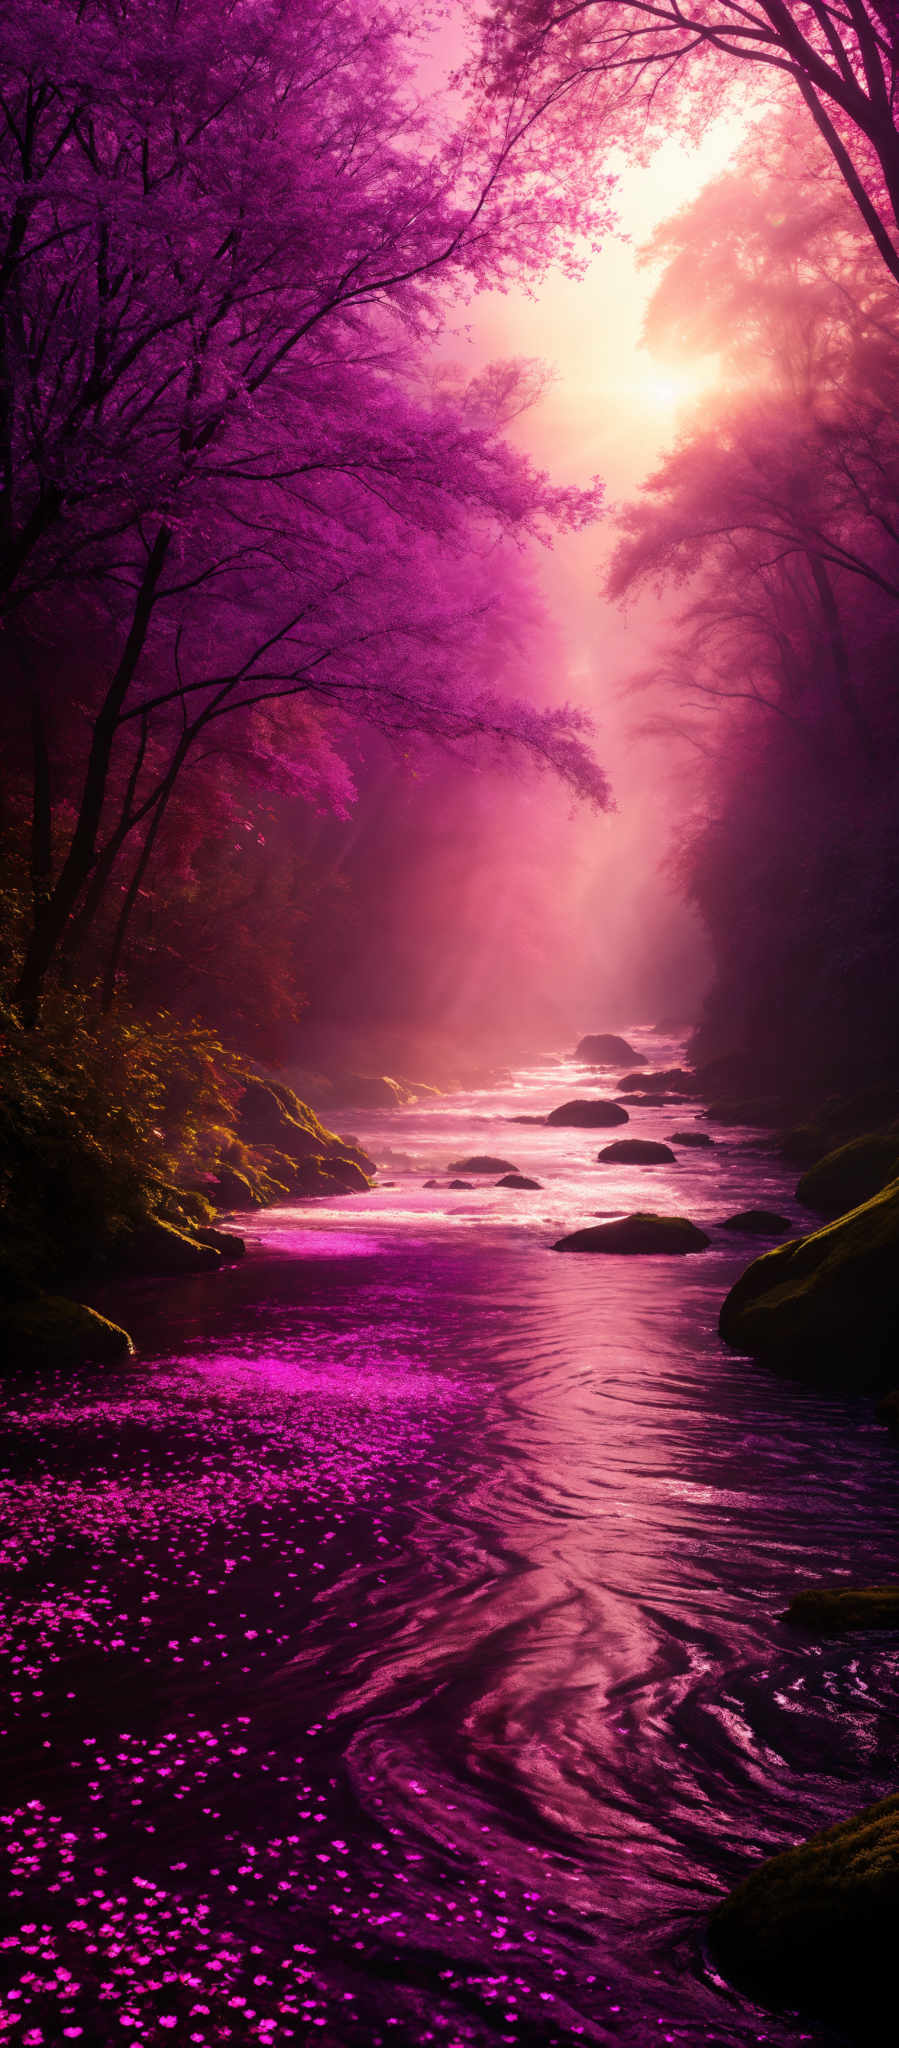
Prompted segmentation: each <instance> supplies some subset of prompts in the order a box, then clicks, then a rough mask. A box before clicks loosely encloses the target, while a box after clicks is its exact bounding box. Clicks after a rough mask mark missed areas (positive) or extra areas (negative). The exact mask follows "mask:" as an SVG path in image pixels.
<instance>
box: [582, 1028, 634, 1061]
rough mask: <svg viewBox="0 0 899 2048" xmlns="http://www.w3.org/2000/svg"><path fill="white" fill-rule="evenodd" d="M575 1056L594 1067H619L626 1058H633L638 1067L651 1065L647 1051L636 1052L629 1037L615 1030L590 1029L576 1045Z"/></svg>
mask: <svg viewBox="0 0 899 2048" xmlns="http://www.w3.org/2000/svg"><path fill="white" fill-rule="evenodd" d="M574 1057H575V1059H576V1060H584V1062H585V1063H586V1065H587V1066H594V1067H617V1066H620V1065H623V1063H624V1061H625V1060H632V1061H633V1063H634V1065H635V1066H636V1067H646V1066H648V1065H649V1061H648V1060H647V1057H646V1054H645V1052H635V1051H634V1048H633V1046H632V1045H628V1042H627V1039H626V1038H619V1037H618V1035H617V1033H616V1032H614V1031H588V1033H587V1036H586V1038H582V1039H581V1040H580V1043H579V1044H578V1045H577V1046H576V1047H575V1052H574Z"/></svg>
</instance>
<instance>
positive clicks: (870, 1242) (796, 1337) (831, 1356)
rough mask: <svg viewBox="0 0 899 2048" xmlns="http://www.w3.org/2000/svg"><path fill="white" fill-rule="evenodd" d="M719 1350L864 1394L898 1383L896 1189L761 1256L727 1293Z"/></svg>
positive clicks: (886, 1190) (898, 1205) (898, 1204)
mask: <svg viewBox="0 0 899 2048" xmlns="http://www.w3.org/2000/svg"><path fill="white" fill-rule="evenodd" d="M718 1327H719V1329H720V1332H721V1335H722V1337H723V1338H724V1340H725V1343H727V1344H731V1345H733V1347H734V1349H735V1350H737V1351H748V1352H750V1353H751V1355H752V1356H753V1357H754V1358H759V1359H761V1360H762V1362H763V1363H764V1364H766V1365H770V1366H771V1367H773V1369H774V1370H775V1371H776V1372H781V1373H785V1374H788V1375H789V1376H791V1377H793V1378H795V1379H805V1380H810V1381H812V1382H813V1383H814V1384H816V1385H821V1386H838V1387H846V1388H848V1389H852V1390H854V1391H855V1392H858V1393H865V1392H868V1391H871V1390H872V1389H876V1388H878V1387H883V1386H889V1385H890V1383H891V1381H892V1382H894V1381H895V1377H896V1350H897V1340H899V1186H896V1185H895V1184H892V1185H891V1186H890V1187H888V1188H884V1190H883V1192H882V1193H881V1194H879V1195H874V1196H873V1198H872V1200H871V1201H870V1202H865V1203H863V1204H862V1206H861V1207H860V1208H858V1209H851V1210H850V1212H849V1215H848V1216H841V1217H839V1218H838V1219H837V1221H836V1222H835V1223H826V1224H824V1225H823V1227H822V1228H821V1229H820V1230H815V1231H813V1232H812V1233H811V1235H810V1236H809V1237H801V1238H798V1239H793V1240H791V1242H790V1243H789V1244H783V1245H777V1246H776V1247H775V1248H774V1250H773V1251H770V1252H764V1253H763V1254H762V1257H761V1258H760V1259H755V1260H754V1261H753V1263H752V1265H751V1266H748V1267H747V1269H746V1272H745V1273H744V1274H743V1275H742V1277H741V1278H740V1279H739V1280H738V1281H737V1283H736V1286H735V1287H732V1288H731V1291H730V1293H729V1295H728V1296H727V1299H726V1301H725V1303H724V1306H723V1308H722V1310H721V1315H720V1318H719V1324H718Z"/></svg>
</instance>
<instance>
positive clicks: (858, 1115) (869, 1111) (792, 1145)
mask: <svg viewBox="0 0 899 2048" xmlns="http://www.w3.org/2000/svg"><path fill="white" fill-rule="evenodd" d="M897 1119H899V1089H897V1088H896V1087H895V1086H894V1085H893V1084H892V1083H891V1082H888V1083H881V1084H878V1085H876V1086H875V1087H872V1088H863V1089H861V1090H860V1091H859V1092H858V1093H857V1094H855V1095H832V1096H830V1097H829V1099H828V1100H827V1101H826V1102H824V1103H822V1104H821V1105H820V1107H819V1108H818V1109H816V1110H815V1112H814V1114H813V1115H812V1116H809V1117H807V1118H806V1119H805V1121H804V1122H803V1123H801V1124H795V1125H793V1127H792V1128H791V1129H790V1130H787V1131H784V1132H783V1135H782V1137H781V1140H780V1149H781V1151H782V1153H783V1155H784V1158H785V1159H790V1160H792V1161H793V1162H794V1164H795V1165H796V1166H812V1165H814V1163H815V1161H816V1160H818V1159H823V1158H824V1157H825V1155H826V1154H827V1153H828V1152H833V1151H834V1150H835V1149H836V1148H837V1147H838V1146H841V1145H845V1144H848V1142H849V1140H850V1139H851V1138H864V1137H867V1136H868V1135H869V1133H870V1132H872V1131H875V1132H877V1131H882V1130H884V1129H885V1128H886V1126H888V1125H892V1126H893V1127H894V1128H895V1123H896V1120H897Z"/></svg>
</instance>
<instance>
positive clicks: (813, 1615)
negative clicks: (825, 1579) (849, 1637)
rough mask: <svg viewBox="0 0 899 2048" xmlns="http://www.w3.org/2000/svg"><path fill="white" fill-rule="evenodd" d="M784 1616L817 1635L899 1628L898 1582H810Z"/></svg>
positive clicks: (797, 1625)
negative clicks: (817, 1583) (838, 1584)
mask: <svg viewBox="0 0 899 2048" xmlns="http://www.w3.org/2000/svg"><path fill="white" fill-rule="evenodd" d="M781 1620H782V1621H792V1622H794V1623H795V1624H796V1627H797V1628H804V1629H808V1630H809V1631H810V1632H811V1633H812V1634H813V1635H816V1636H837V1635H842V1633H843V1631H844V1629H859V1628H899V1586H810V1587H808V1588H807V1589H806V1590H805V1592H802V1593H797V1594H796V1595H795V1596H794V1598H793V1599H792V1600H791V1601H790V1604H789V1607H788V1608H787V1610H786V1613H785V1614H783V1615H782V1616H781Z"/></svg>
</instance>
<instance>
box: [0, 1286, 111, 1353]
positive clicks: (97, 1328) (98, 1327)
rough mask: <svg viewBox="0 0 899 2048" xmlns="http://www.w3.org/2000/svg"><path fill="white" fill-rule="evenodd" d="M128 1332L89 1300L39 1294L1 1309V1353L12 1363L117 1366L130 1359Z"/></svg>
mask: <svg viewBox="0 0 899 2048" xmlns="http://www.w3.org/2000/svg"><path fill="white" fill-rule="evenodd" d="M133 1351H134V1345H133V1344H132V1342H131V1338H130V1337H129V1335H128V1332H127V1330H123V1329H121V1328H120V1327H119V1324H118V1323H111V1322H109V1321H108V1320H107V1318H106V1316H100V1315H98V1314H97V1312H96V1310H95V1309H92V1308H86V1307H85V1306H84V1303H83V1302H80V1301H66V1300H64V1299H63V1297H62V1295H59V1294H36V1295H34V1296H32V1298H31V1299H30V1300H27V1301H19V1302H15V1303H12V1304H11V1305H10V1306H9V1307H6V1308H4V1309H3V1310H2V1311H0V1354H2V1356H3V1358H4V1359H5V1360H6V1363H7V1364H8V1365H11V1366H19V1365H21V1366H29V1367H33V1366H44V1365H48V1366H52V1367H54V1368H59V1369H61V1370H64V1371H69V1370H71V1369H72V1368H73V1367H75V1366H79V1365H116V1364H118V1363H119V1361H120V1360H121V1359H123V1358H130V1357H131V1355H132V1353H133Z"/></svg>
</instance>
